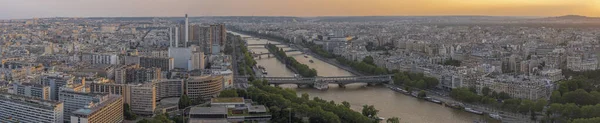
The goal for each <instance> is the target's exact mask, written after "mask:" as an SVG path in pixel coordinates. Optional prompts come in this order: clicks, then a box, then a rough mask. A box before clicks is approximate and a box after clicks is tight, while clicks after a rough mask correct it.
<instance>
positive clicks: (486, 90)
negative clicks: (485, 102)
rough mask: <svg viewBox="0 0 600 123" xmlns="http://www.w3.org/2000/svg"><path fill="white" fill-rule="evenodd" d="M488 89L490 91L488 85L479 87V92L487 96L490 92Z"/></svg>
mask: <svg viewBox="0 0 600 123" xmlns="http://www.w3.org/2000/svg"><path fill="white" fill-rule="evenodd" d="M490 91H492V89H490V88H489V87H483V88H481V94H483V96H488V95H489V94H490Z"/></svg>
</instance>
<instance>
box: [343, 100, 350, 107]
mask: <svg viewBox="0 0 600 123" xmlns="http://www.w3.org/2000/svg"><path fill="white" fill-rule="evenodd" d="M342 105H343V106H344V107H346V108H350V103H349V102H346V101H343V102H342Z"/></svg>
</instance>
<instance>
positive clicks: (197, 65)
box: [188, 52, 206, 70]
mask: <svg viewBox="0 0 600 123" xmlns="http://www.w3.org/2000/svg"><path fill="white" fill-rule="evenodd" d="M190 59H191V60H190V62H191V66H190V68H189V69H188V70H202V69H204V67H206V63H205V62H206V61H205V56H204V53H202V52H194V53H192V57H191V58H190Z"/></svg>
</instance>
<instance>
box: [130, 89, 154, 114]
mask: <svg viewBox="0 0 600 123" xmlns="http://www.w3.org/2000/svg"><path fill="white" fill-rule="evenodd" d="M124 96H125V97H124V99H125V101H124V103H127V104H129V106H130V107H131V111H133V113H135V114H138V115H146V116H149V115H153V114H154V111H155V110H156V99H157V98H156V86H155V84H153V83H145V84H137V85H133V84H129V85H127V88H126V90H125V94H124Z"/></svg>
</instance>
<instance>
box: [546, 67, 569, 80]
mask: <svg viewBox="0 0 600 123" xmlns="http://www.w3.org/2000/svg"><path fill="white" fill-rule="evenodd" d="M540 76H542V77H544V78H547V79H549V80H550V81H553V82H556V81H559V80H562V79H564V78H565V77H564V76H563V75H562V70H561V69H548V70H543V71H540Z"/></svg>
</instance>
